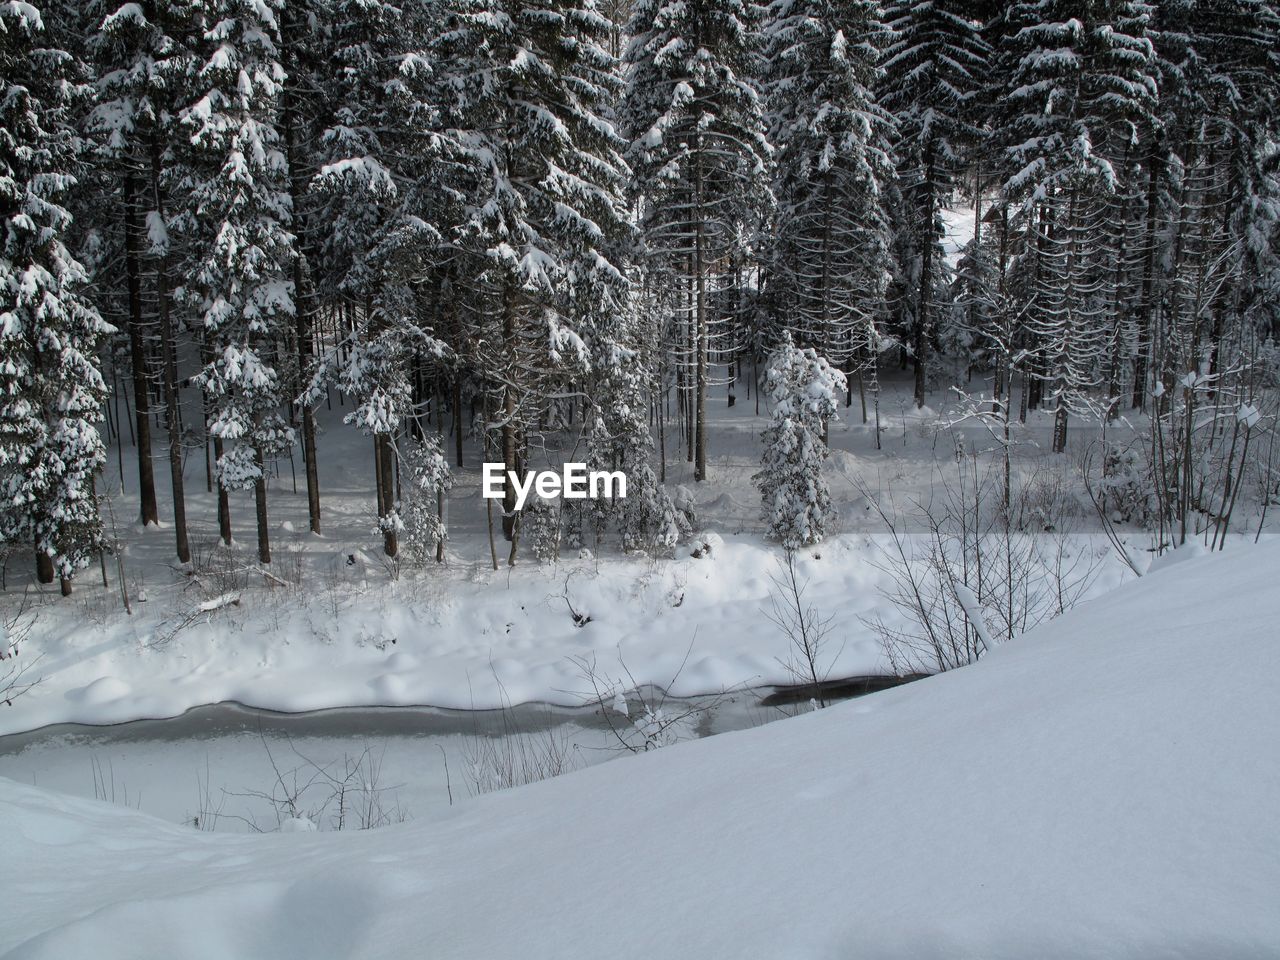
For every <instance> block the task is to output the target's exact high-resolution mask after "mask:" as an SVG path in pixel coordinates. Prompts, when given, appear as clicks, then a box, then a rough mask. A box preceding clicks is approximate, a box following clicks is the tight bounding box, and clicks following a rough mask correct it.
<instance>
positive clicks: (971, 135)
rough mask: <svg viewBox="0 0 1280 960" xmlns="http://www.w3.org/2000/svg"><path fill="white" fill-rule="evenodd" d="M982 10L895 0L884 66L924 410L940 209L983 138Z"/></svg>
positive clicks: (908, 312) (908, 322)
mask: <svg viewBox="0 0 1280 960" xmlns="http://www.w3.org/2000/svg"><path fill="white" fill-rule="evenodd" d="M975 12H976V11H975V10H974V9H972V8H971V5H970V4H969V3H967V2H963V0H896V2H893V3H891V4H889V6H888V10H887V17H888V19H889V25H890V27H891V28H892V29H893V30H894V32H895V33H896V34H897V39H896V40H895V41H894V43H893V44H892V45H891V46H890V48H889V50H888V53H887V55H886V58H885V64H884V85H883V89H882V103H883V105H884V107H885V108H886V109H888V110H889V111H890V112H891V113H892V114H893V116H894V118H895V120H896V123H897V129H898V134H899V138H898V145H897V154H898V175H899V180H900V188H901V191H902V207H901V209H902V214H903V216H904V217H905V218H906V223H905V225H904V227H903V229H902V231H901V235H900V240H901V253H900V254H899V256H900V258H901V260H902V268H903V270H904V281H905V282H904V288H903V290H902V293H903V296H904V302H903V303H902V313H903V317H904V322H903V326H904V328H905V331H906V333H907V336H908V338H909V342H910V346H911V351H912V353H913V354H914V357H915V399H916V405H917V406H919V407H922V406H924V400H925V391H926V389H927V384H928V376H927V373H928V353H929V350H930V341H931V338H932V337H933V335H934V328H935V325H936V318H935V316H934V301H935V300H936V298H937V295H938V291H939V290H940V289H944V285H943V283H942V282H941V281H942V280H943V271H944V269H945V262H944V260H943V258H942V252H941V249H940V240H941V238H942V221H941V213H942V209H943V206H944V204H945V203H946V202H947V200H948V198H949V197H950V196H951V193H952V190H953V189H954V185H955V178H956V175H957V173H958V172H959V171H960V170H962V169H963V167H964V165H965V163H966V159H967V154H968V151H969V148H970V146H971V144H973V143H974V142H975V141H976V140H978V139H979V138H980V137H981V130H980V129H979V127H978V125H977V123H976V122H975V121H976V119H977V118H976V117H975V108H976V107H977V105H978V98H979V95H980V94H981V92H982V91H983V89H984V86H985V84H986V76H985V74H986V71H987V69H988V67H989V62H990V49H989V47H988V46H987V43H986V41H985V40H984V39H983V37H982V24H981V23H980V22H979V21H978V20H976V19H974V17H975Z"/></svg>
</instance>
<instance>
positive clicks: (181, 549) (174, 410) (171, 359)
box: [103, 129, 191, 571]
mask: <svg viewBox="0 0 1280 960" xmlns="http://www.w3.org/2000/svg"><path fill="white" fill-rule="evenodd" d="M160 173H161V147H160V135H159V131H158V130H154V129H153V130H152V132H151V201H152V204H153V205H154V206H155V210H156V215H157V216H158V217H160V219H161V220H162V221H163V220H164V219H165V216H164V194H163V192H162V190H161V187H160ZM155 284H156V309H157V313H158V315H159V318H160V351H161V359H162V362H163V363H164V405H165V416H166V417H167V418H168V421H169V485H170V486H171V487H172V492H173V527H174V537H175V540H176V543H175V546H176V549H177V553H178V561H179V562H180V563H189V562H190V561H191V544H190V541H189V540H188V534H187V494H186V484H185V482H184V480H183V476H182V406H181V404H180V403H179V396H178V344H177V340H176V335H175V332H174V329H173V314H172V313H171V312H170V310H169V251H168V249H167V247H166V249H165V251H164V253H163V255H162V256H161V257H160V261H159V263H157V264H156V276H155ZM105 569H106V568H105V567H103V570H104V571H105Z"/></svg>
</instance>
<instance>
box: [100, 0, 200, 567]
mask: <svg viewBox="0 0 1280 960" xmlns="http://www.w3.org/2000/svg"><path fill="white" fill-rule="evenodd" d="M88 10H89V14H90V17H91V18H92V24H93V26H92V31H91V35H90V48H91V50H92V54H93V61H94V67H95V70H96V73H97V90H96V93H97V97H96V100H97V104H96V106H95V108H94V110H93V112H92V113H91V114H90V116H89V127H90V130H91V131H92V132H93V133H94V135H95V136H96V137H97V138H98V141H99V166H100V169H102V170H103V171H104V172H105V174H106V178H107V182H108V183H109V184H110V193H109V195H108V196H105V197H103V196H100V197H98V198H95V199H96V202H98V203H101V204H110V205H111V206H112V208H113V210H114V211H118V214H117V216H118V219H119V223H120V233H121V234H122V241H123V242H122V243H121V244H120V248H121V249H120V251H119V253H120V255H121V257H122V258H123V260H124V267H125V269H124V278H123V279H124V283H125V292H124V293H125V295H124V299H125V301H126V305H127V306H126V313H125V317H124V318H123V319H124V322H123V324H122V325H123V326H124V327H125V329H126V330H127V334H128V344H129V360H130V363H129V366H130V369H131V372H132V381H133V405H134V421H135V429H136V436H137V453H138V478H139V499H140V509H141V519H142V522H143V523H144V524H148V523H156V522H158V520H159V511H158V506H157V498H156V486H155V479H154V474H153V468H152V449H151V409H150V407H151V392H152V391H151V386H150V384H151V380H152V379H153V374H152V372H151V361H150V354H151V352H152V350H153V348H154V346H155V341H157V340H158V342H159V347H160V361H161V362H160V366H161V369H160V376H159V379H160V381H161V384H162V386H163V390H162V396H163V398H164V408H165V419H166V421H167V428H168V460H169V481H170V491H171V494H172V508H173V521H174V522H173V527H174V535H175V539H176V551H177V555H178V559H179V560H180V561H181V562H184V563H185V562H187V561H189V560H190V559H191V550H190V546H189V543H188V535H187V520H186V494H185V485H184V480H183V471H182V459H183V457H182V436H181V427H182V416H181V410H180V404H179V386H178V384H179V378H178V342H177V335H178V331H177V329H176V325H175V323H174V317H173V311H172V309H171V308H172V303H171V291H170V288H171V286H172V284H171V280H170V277H169V270H168V265H169V231H168V223H167V218H166V215H165V207H166V202H165V190H164V179H165V171H166V168H167V166H168V163H169V140H170V139H171V138H172V137H174V136H175V135H176V134H177V133H178V131H176V130H175V124H174V122H173V110H174V107H175V104H174V100H173V92H174V87H175V81H178V82H179V84H180V82H181V78H182V76H183V74H184V72H185V71H186V70H187V67H188V63H187V58H188V54H187V53H186V51H185V50H184V48H183V45H182V43H181V42H180V40H179V39H178V38H180V37H182V36H183V35H184V34H185V32H186V31H187V29H188V27H189V19H190V15H191V12H192V11H191V8H190V6H189V5H188V4H185V3H150V2H148V3H135V2H128V3H124V4H119V5H117V4H116V3H114V2H112V3H97V2H94V3H90V4H89V5H88ZM86 212H88V211H86ZM94 226H95V227H96V226H98V223H95V224H94ZM113 232H114V231H113ZM116 274H118V271H112V270H105V269H104V270H102V271H100V276H99V277H98V281H97V282H98V286H99V288H100V289H101V288H103V287H110V286H111V285H112V284H113V282H118V277H117V276H115V275H116ZM105 299H106V298H105V297H103V296H102V295H101V294H100V295H99V300H100V301H104V300H105ZM103 306H104V309H105V303H104V305H103Z"/></svg>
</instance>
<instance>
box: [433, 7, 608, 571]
mask: <svg viewBox="0 0 1280 960" xmlns="http://www.w3.org/2000/svg"><path fill="white" fill-rule="evenodd" d="M440 29H441V39H440V41H439V43H438V45H437V48H436V49H437V52H438V59H439V61H440V69H441V71H442V73H443V74H444V76H445V77H446V78H447V81H446V82H447V87H446V89H447V90H448V91H449V93H450V96H451V99H450V101H449V102H448V103H447V104H446V105H445V133H446V135H447V137H448V138H449V139H450V141H451V142H452V143H456V144H458V146H459V149H460V151H461V154H462V158H461V159H460V161H459V166H460V170H459V176H458V177H457V180H456V181H455V183H456V185H457V189H459V191H460V192H461V193H462V194H463V195H464V196H465V198H466V202H467V203H468V204H469V205H470V207H471V209H473V210H474V211H476V214H475V216H474V218H473V219H472V221H471V223H469V224H468V225H467V226H466V227H465V228H464V229H463V230H462V231H461V234H462V242H463V243H464V246H465V248H466V250H467V251H468V252H469V254H470V259H469V261H468V263H469V264H471V265H474V266H475V267H477V268H479V269H478V271H477V272H476V273H475V274H473V275H472V276H469V277H467V278H466V279H465V282H466V286H467V287H469V288H470V299H471V300H472V303H473V308H474V310H475V313H474V314H473V316H472V318H471V322H472V324H473V330H474V331H475V339H476V340H478V341H481V342H483V343H485V344H488V345H490V349H489V351H488V352H487V354H486V355H485V356H484V358H483V359H484V363H485V368H484V369H483V370H482V376H483V377H484V378H485V380H486V381H488V382H489V383H490V384H493V385H494V390H493V392H494V393H495V394H496V400H497V403H496V409H495V410H493V411H492V413H493V416H492V419H491V420H490V422H491V423H495V424H496V425H497V430H498V431H499V432H500V434H501V441H500V447H501V458H502V460H503V462H504V464H505V468H506V470H507V471H517V472H518V471H520V470H522V469H523V463H524V461H525V452H524V448H525V446H526V444H527V440H528V433H529V431H530V430H531V429H534V428H536V426H537V422H538V417H539V414H540V412H541V409H542V402H543V396H544V395H545V393H546V392H549V388H550V387H551V386H552V385H554V384H557V383H560V384H563V383H564V382H565V381H566V380H567V379H568V378H572V377H577V378H582V377H584V376H585V375H586V373H587V370H588V369H589V367H590V357H591V348H592V344H593V343H596V342H599V341H600V339H601V335H602V334H607V331H608V325H609V322H610V318H612V317H614V316H617V315H618V314H619V313H620V312H621V310H622V307H623V304H624V298H625V295H626V291H627V286H628V283H627V278H626V275H625V272H624V269H623V263H622V254H623V252H624V246H623V244H624V242H625V239H626V236H627V233H628V225H627V216H626V211H625V208H624V206H623V203H622V190H623V187H624V186H625V183H626V180H627V177H628V173H629V171H628V169H627V165H626V163H625V161H624V160H623V158H622V155H621V152H620V149H621V147H622V142H621V141H620V139H619V138H618V135H617V134H616V133H615V131H614V128H613V126H612V124H611V123H610V122H609V121H608V120H607V119H606V116H605V112H606V109H607V107H608V105H609V103H610V101H611V99H612V98H613V96H614V93H615V92H616V90H617V86H618V80H617V76H616V73H615V69H616V61H615V60H614V58H613V57H612V56H610V55H609V54H608V53H607V52H606V50H605V48H604V46H603V44H604V43H606V42H607V41H608V38H609V34H610V24H609V22H608V21H607V20H606V19H605V18H604V17H602V16H601V15H600V14H599V13H598V12H597V10H596V7H595V4H594V3H593V2H592V0H507V2H502V0H460V2H457V3H453V4H450V5H447V7H446V11H445V21H444V23H443V24H442V25H441V28H440ZM503 531H504V534H505V535H506V536H507V538H508V539H511V540H512V550H511V554H510V556H509V560H508V562H510V563H514V562H515V553H516V540H515V491H514V488H513V487H511V485H510V484H509V483H508V485H507V490H506V498H505V500H504V516H503Z"/></svg>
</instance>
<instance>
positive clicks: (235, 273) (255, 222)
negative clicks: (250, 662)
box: [180, 0, 294, 563]
mask: <svg viewBox="0 0 1280 960" xmlns="http://www.w3.org/2000/svg"><path fill="white" fill-rule="evenodd" d="M279 9H280V5H279V2H278V0H260V2H255V3H245V2H237V0H209V2H208V3H207V4H206V5H205V9H204V10H203V11H202V12H203V18H202V22H203V28H202V31H201V36H200V43H199V45H198V50H199V56H198V57H197V58H196V61H195V63H193V68H192V73H191V76H190V77H189V78H188V83H189V100H188V101H187V104H186V106H185V107H184V109H183V110H182V112H181V114H180V119H181V123H182V125H183V127H184V128H185V131H186V133H187V136H188V137H189V140H190V148H189V149H188V150H186V151H184V154H185V161H186V170H185V171H184V172H185V174H186V184H185V185H186V186H187V187H188V188H189V191H190V193H189V202H188V206H187V208H186V209H185V210H184V211H183V226H184V233H185V234H186V239H187V242H188V245H189V249H190V251H191V260H190V263H189V264H188V270H187V275H188V276H189V280H188V281H187V283H186V284H185V285H184V286H183V287H182V288H181V290H180V297H181V300H182V302H184V303H185V304H186V305H187V307H188V309H189V310H190V311H191V313H192V315H193V319H194V323H195V326H196V327H197V328H198V329H199V331H200V337H201V341H202V346H203V355H204V359H205V365H204V368H203V370H202V371H201V373H200V377H199V380H200V383H201V384H202V386H203V387H204V390H205V392H206V394H207V396H208V398H209V405H210V411H209V432H210V434H211V435H212V436H213V437H214V438H215V440H216V441H217V443H218V446H219V447H220V448H221V450H220V453H219V455H218V462H217V466H216V476H217V481H218V484H219V485H220V487H222V488H223V489H224V490H238V489H246V488H248V487H252V488H253V489H254V499H255V506H256V513H257V526H258V558H259V560H260V561H261V562H262V563H269V562H270V560H271V545H270V535H269V532H268V523H267V478H266V470H265V467H266V463H267V462H268V460H270V459H271V458H273V457H275V456H277V455H279V454H281V453H283V452H285V451H287V450H289V449H290V447H291V446H292V445H293V431H292V430H291V429H290V428H289V426H288V424H287V423H286V422H285V420H284V418H283V417H282V416H281V415H280V406H281V404H282V403H283V401H284V399H285V398H284V396H283V390H282V382H283V381H282V377H281V375H280V372H279V370H278V369H277V363H278V361H279V359H280V354H279V350H278V344H279V341H280V340H281V338H283V337H284V336H285V335H286V331H287V330H288V329H289V327H290V326H291V324H292V320H293V316H294V301H293V281H292V279H291V278H292V270H291V261H292V258H293V256H294V247H293V236H292V234H291V233H290V232H289V229H288V224H289V223H290V220H291V206H290V197H289V192H288V184H287V179H286V178H287V167H286V162H285V156H284V153H283V152H282V150H281V143H280V136H279V132H278V130H277V129H276V127H275V122H276V119H277V103H278V98H279V96H280V92H281V85H282V84H283V82H284V79H285V77H284V69H283V68H282V66H281V64H280V61H279V54H278V41H279V30H278V23H277V15H278V12H279ZM224 504H225V501H224ZM223 510H224V518H223V520H224V522H223V535H224V537H225V536H227V535H228V534H229V533H230V525H229V520H228V519H227V518H226V516H225V506H224V508H223Z"/></svg>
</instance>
